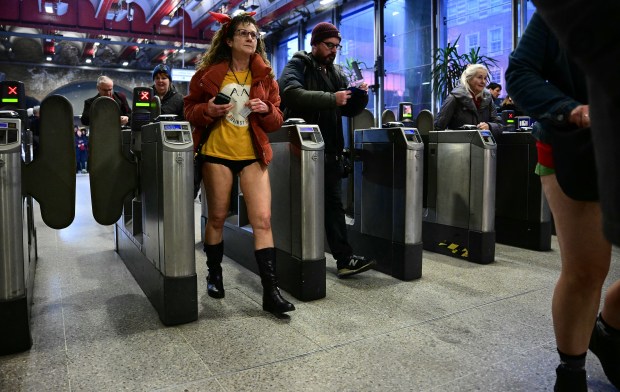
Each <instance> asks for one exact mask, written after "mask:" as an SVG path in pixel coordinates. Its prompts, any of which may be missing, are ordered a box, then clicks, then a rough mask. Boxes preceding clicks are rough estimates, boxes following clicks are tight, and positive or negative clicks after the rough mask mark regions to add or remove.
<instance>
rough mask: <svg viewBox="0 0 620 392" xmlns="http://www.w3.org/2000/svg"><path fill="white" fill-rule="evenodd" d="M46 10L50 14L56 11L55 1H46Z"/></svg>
mask: <svg viewBox="0 0 620 392" xmlns="http://www.w3.org/2000/svg"><path fill="white" fill-rule="evenodd" d="M45 12H47V13H48V14H53V13H54V3H48V2H45Z"/></svg>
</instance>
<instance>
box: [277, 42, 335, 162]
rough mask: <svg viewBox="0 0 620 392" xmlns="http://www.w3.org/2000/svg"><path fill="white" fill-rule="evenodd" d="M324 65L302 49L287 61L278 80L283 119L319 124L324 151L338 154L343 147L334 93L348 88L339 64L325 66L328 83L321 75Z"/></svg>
mask: <svg viewBox="0 0 620 392" xmlns="http://www.w3.org/2000/svg"><path fill="white" fill-rule="evenodd" d="M323 67H325V66H324V65H322V64H319V63H317V62H316V61H315V60H314V58H313V57H312V55H311V54H310V53H307V52H305V51H300V52H297V53H295V54H294V55H293V58H292V59H291V60H290V61H289V62H288V64H286V66H285V67H284V70H283V71H282V75H280V79H279V80H278V84H279V86H280V96H281V97H282V105H283V106H284V118H285V119H287V118H291V117H297V118H303V119H304V120H306V122H307V123H309V124H318V126H319V128H320V129H321V133H322V135H323V139H324V140H325V152H326V153H331V154H340V153H342V149H343V148H344V138H343V135H342V114H341V112H340V109H339V107H338V106H336V95H335V94H334V93H335V92H336V91H339V90H342V89H345V88H347V78H346V76H345V75H344V73H343V72H342V69H341V68H340V66H339V65H336V64H333V65H331V66H327V75H326V77H327V78H328V79H329V81H330V83H327V82H326V81H325V79H324V78H323V77H322V76H321V74H320V72H325V71H324V70H323ZM330 84H331V86H330Z"/></svg>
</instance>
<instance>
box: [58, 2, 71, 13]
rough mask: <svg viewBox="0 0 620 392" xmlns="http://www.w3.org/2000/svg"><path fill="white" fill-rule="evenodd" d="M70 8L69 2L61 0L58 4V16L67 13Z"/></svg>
mask: <svg viewBox="0 0 620 392" xmlns="http://www.w3.org/2000/svg"><path fill="white" fill-rule="evenodd" d="M68 10H69V3H63V2H62V1H59V2H58V3H57V4H56V14H58V16H63V15H64V14H66V13H67V11H68Z"/></svg>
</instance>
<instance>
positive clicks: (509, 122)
mask: <svg viewBox="0 0 620 392" xmlns="http://www.w3.org/2000/svg"><path fill="white" fill-rule="evenodd" d="M514 122H515V120H506V124H513V123H514Z"/></svg>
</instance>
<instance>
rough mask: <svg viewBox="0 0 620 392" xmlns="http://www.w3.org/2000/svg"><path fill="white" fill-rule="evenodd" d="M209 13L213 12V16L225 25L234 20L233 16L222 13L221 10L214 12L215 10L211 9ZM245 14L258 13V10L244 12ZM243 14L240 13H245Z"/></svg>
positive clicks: (252, 14)
mask: <svg viewBox="0 0 620 392" xmlns="http://www.w3.org/2000/svg"><path fill="white" fill-rule="evenodd" d="M209 13H210V14H211V16H213V18H215V20H216V21H218V22H220V23H221V24H222V25H223V26H224V25H227V24H228V23H229V22H230V21H231V20H232V18H231V17H230V16H228V15H226V14H220V13H219V12H213V11H209ZM243 14H245V15H247V16H254V15H256V11H252V12H244V13H243ZM243 14H240V15H243Z"/></svg>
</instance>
